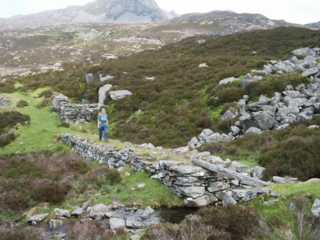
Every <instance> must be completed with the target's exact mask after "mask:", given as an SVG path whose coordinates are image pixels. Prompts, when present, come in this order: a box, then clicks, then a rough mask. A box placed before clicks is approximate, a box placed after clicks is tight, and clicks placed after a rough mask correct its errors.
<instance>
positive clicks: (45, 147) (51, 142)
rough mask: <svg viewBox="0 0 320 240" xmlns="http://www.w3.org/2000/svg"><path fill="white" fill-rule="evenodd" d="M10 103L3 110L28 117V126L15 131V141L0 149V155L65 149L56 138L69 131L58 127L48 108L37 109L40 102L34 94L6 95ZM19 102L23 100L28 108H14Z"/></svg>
mask: <svg viewBox="0 0 320 240" xmlns="http://www.w3.org/2000/svg"><path fill="white" fill-rule="evenodd" d="M6 96H7V97H9V98H10V99H11V101H12V106H11V107H10V108H7V109H4V110H9V111H10V110H12V111H13V110H15V111H19V112H21V113H23V114H26V115H29V116H30V118H31V122H30V125H27V126H22V127H19V128H18V130H17V134H18V137H17V139H16V140H15V141H14V142H12V143H11V144H9V145H8V146H6V147H4V148H1V149H0V156H1V155H9V154H24V153H31V152H41V151H50V152H53V151H61V150H63V149H64V148H65V147H64V146H63V145H62V144H59V143H58V142H57V141H56V139H57V136H58V135H59V134H61V133H63V132H66V131H69V130H68V129H66V128H63V127H59V124H60V122H59V119H58V116H57V115H56V114H55V113H53V112H50V111H49V108H39V107H38V104H40V102H41V101H42V99H41V98H37V97H36V96H35V94H32V95H26V94H23V93H13V94H9V95H6ZM19 100H25V101H27V102H28V103H29V106H27V107H25V108H16V107H15V106H16V103H17V102H18V101H19Z"/></svg>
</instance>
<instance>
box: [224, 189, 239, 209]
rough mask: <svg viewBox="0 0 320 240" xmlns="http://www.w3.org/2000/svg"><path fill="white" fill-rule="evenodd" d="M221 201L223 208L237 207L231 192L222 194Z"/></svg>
mask: <svg viewBox="0 0 320 240" xmlns="http://www.w3.org/2000/svg"><path fill="white" fill-rule="evenodd" d="M221 199H222V204H223V206H224V207H230V206H234V205H237V201H236V200H235V199H234V198H233V197H232V192H222V193H221Z"/></svg>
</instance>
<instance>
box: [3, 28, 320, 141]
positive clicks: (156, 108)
mask: <svg viewBox="0 0 320 240" xmlns="http://www.w3.org/2000/svg"><path fill="white" fill-rule="evenodd" d="M199 40H201V41H199ZM319 40H320V32H318V31H311V30H307V29H303V28H277V29H273V30H265V31H254V32H248V33H242V34H235V35H231V36H226V37H220V38H211V37H208V36H203V37H197V38H190V39H186V40H184V41H182V42H179V43H176V44H171V45H168V46H165V47H163V48H162V49H160V50H156V51H145V52H142V53H139V54H136V55H132V56H129V57H123V58H120V59H118V60H114V61H111V62H110V61H109V62H106V63H104V64H102V65H98V66H94V67H86V66H79V65H69V66H66V70H65V71H64V72H59V73H49V74H43V75H38V76H32V77H27V78H22V79H20V80H19V81H20V82H21V83H22V84H23V85H24V87H25V88H26V89H28V88H37V87H45V86H51V87H52V88H53V89H54V90H56V91H59V92H62V93H64V94H65V95H67V96H69V97H72V98H74V99H76V100H80V99H83V98H85V99H87V100H89V101H97V100H96V99H97V88H98V87H99V86H100V85H102V83H100V82H98V81H97V82H95V83H92V84H90V85H88V84H86V83H85V81H84V75H85V73H86V72H91V73H93V74H95V75H96V76H97V75H98V74H100V73H101V74H111V75H113V76H114V79H113V80H111V81H110V83H111V84H112V85H113V87H114V89H128V90H130V91H132V92H133V96H131V97H130V98H127V99H125V100H123V101H120V102H114V101H109V102H107V106H108V112H109V115H110V118H111V127H112V134H113V136H114V137H116V138H120V139H122V140H129V141H132V142H136V143H143V142H151V143H153V144H155V145H163V146H182V145H185V144H186V143H187V141H188V140H189V139H190V138H191V137H193V136H196V135H198V134H199V133H200V131H201V130H202V129H204V128H210V127H212V128H214V127H215V124H214V123H215V121H216V118H217V117H218V118H219V116H220V113H221V108H222V109H223V105H222V104H220V106H219V107H220V109H219V108H218V109H217V106H216V105H215V104H214V103H212V101H210V99H213V98H215V97H216V96H218V94H220V92H219V91H217V90H216V87H217V85H218V83H219V81H220V80H221V79H223V78H225V77H230V76H241V75H243V74H245V73H247V72H250V70H252V69H259V68H260V67H261V66H263V64H265V63H267V62H268V61H270V60H274V59H276V60H277V59H286V58H287V57H288V55H289V54H290V52H291V51H292V50H294V49H297V48H300V47H304V46H309V47H316V46H317V45H318V44H319ZM202 63H206V64H207V65H208V67H206V68H200V67H199V65H200V64H202ZM149 77H154V80H150V78H149ZM280 80H281V79H280ZM276 85H277V86H278V85H279V84H276ZM1 88H2V89H3V91H4V90H10V88H11V90H12V87H10V84H9V83H8V84H2V85H1ZM277 90H278V89H277ZM269 91H272V89H271V90H270V89H269ZM242 94H243V92H242V91H241V90H239V89H235V91H233V92H230V91H229V92H228V94H227V95H228V97H233V96H241V95H242ZM231 100H232V99H231Z"/></svg>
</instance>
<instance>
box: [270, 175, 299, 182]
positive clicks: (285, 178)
mask: <svg viewBox="0 0 320 240" xmlns="http://www.w3.org/2000/svg"><path fill="white" fill-rule="evenodd" d="M272 181H273V182H274V183H278V184H290V183H297V182H298V179H297V178H291V177H278V176H274V177H272Z"/></svg>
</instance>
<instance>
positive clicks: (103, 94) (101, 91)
mask: <svg viewBox="0 0 320 240" xmlns="http://www.w3.org/2000/svg"><path fill="white" fill-rule="evenodd" d="M111 88H112V85H111V84H106V85H103V86H102V87H100V88H99V106H103V105H104V102H105V100H106V98H107V93H108V92H109V91H110V90H111Z"/></svg>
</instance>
